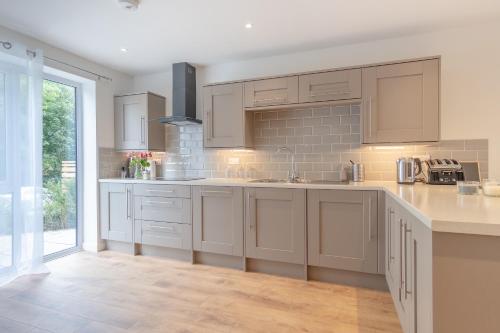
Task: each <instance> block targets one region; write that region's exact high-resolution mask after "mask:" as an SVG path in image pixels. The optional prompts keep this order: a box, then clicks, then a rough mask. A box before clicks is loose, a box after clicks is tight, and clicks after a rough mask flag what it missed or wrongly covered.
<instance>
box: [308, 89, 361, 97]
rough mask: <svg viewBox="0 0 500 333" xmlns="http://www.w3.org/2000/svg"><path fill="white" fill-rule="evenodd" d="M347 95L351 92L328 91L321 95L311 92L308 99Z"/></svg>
mask: <svg viewBox="0 0 500 333" xmlns="http://www.w3.org/2000/svg"><path fill="white" fill-rule="evenodd" d="M347 94H352V91H350V90H345V91H335V90H328V91H324V92H322V93H313V92H312V91H311V92H310V93H309V97H321V96H336V95H347Z"/></svg>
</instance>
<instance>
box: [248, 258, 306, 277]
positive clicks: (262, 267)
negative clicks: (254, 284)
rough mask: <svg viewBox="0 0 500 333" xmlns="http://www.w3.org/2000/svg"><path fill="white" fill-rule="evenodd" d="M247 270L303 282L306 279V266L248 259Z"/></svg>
mask: <svg viewBox="0 0 500 333" xmlns="http://www.w3.org/2000/svg"><path fill="white" fill-rule="evenodd" d="M246 268H247V271H248V272H258V273H267V274H272V275H278V276H285V277H289V278H293V279H301V280H304V279H305V274H304V265H298V264H288V263H283V262H275V261H268V260H261V259H251V258H247V259H246Z"/></svg>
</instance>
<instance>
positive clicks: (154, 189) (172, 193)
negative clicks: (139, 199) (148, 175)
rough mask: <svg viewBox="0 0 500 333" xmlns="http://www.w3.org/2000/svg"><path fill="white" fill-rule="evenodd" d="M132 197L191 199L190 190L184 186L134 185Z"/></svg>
mask: <svg viewBox="0 0 500 333" xmlns="http://www.w3.org/2000/svg"><path fill="white" fill-rule="evenodd" d="M134 195H135V196H144V197H167V198H191V188H190V186H185V185H156V184H151V185H150V184H135V185H134Z"/></svg>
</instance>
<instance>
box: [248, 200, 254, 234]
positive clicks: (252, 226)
mask: <svg viewBox="0 0 500 333" xmlns="http://www.w3.org/2000/svg"><path fill="white" fill-rule="evenodd" d="M252 200H253V195H252V194H251V193H250V192H249V193H247V218H248V227H249V228H250V230H253V229H254V223H253V222H254V221H253V217H252V212H251V209H250V207H251V201H252Z"/></svg>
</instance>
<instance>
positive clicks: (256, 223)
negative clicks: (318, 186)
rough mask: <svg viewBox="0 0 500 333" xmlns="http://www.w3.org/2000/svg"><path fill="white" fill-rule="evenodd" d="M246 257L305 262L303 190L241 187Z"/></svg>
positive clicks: (304, 200)
mask: <svg viewBox="0 0 500 333" xmlns="http://www.w3.org/2000/svg"><path fill="white" fill-rule="evenodd" d="M245 205H246V207H245V211H246V216H245V237H246V238H245V240H246V242H245V244H246V257H248V258H253V259H264V260H270V261H278V262H285V263H292V264H304V263H305V253H306V249H305V232H306V191H305V190H303V189H287V188H285V189H283V188H246V189H245Z"/></svg>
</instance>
